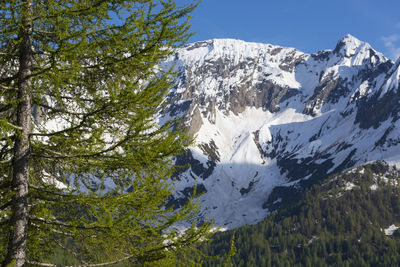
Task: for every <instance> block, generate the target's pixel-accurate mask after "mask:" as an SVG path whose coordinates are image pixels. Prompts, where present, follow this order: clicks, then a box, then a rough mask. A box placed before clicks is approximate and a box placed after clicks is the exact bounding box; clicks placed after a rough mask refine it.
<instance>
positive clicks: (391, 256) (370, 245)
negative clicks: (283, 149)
mask: <svg viewBox="0 0 400 267" xmlns="http://www.w3.org/2000/svg"><path fill="white" fill-rule="evenodd" d="M350 183H352V184H354V187H353V188H352V189H351V190H350V189H349V188H350V187H348V186H349V185H350ZM399 185H400V173H399V171H397V170H395V169H391V168H389V167H388V166H387V165H386V164H384V163H381V162H378V163H374V164H370V165H367V166H365V167H359V168H358V169H357V170H354V171H353V172H352V171H350V172H347V173H344V174H342V175H336V176H333V177H329V178H327V179H326V180H324V181H323V182H322V183H321V184H320V185H316V186H314V187H312V188H311V189H309V190H306V192H305V194H304V196H303V197H302V198H301V199H299V201H298V202H297V203H296V204H293V205H291V206H289V207H285V208H283V210H281V211H278V212H275V213H273V214H271V215H270V216H269V217H268V218H267V219H265V220H264V221H262V222H260V223H258V224H256V225H249V226H244V227H241V228H238V229H235V232H234V233H233V232H225V233H219V234H216V235H215V236H214V238H213V241H212V242H210V243H208V244H207V245H205V246H204V247H203V249H204V251H206V253H209V254H210V255H223V254H226V253H227V251H228V250H229V246H230V240H231V237H232V236H233V235H234V236H235V245H236V248H237V252H236V254H235V255H234V256H233V258H232V261H233V262H234V263H233V265H234V266H399V264H400V238H399V234H398V231H396V232H395V233H394V234H393V235H391V236H387V235H385V233H384V231H383V230H382V229H386V228H387V227H388V226H390V225H392V224H395V225H396V226H400V205H399V202H400V187H399ZM346 186H347V190H346ZM375 186H377V187H375ZM222 261H223V260H222V259H219V258H210V259H209V260H208V261H207V262H206V263H204V265H203V266H220V265H221V263H222Z"/></svg>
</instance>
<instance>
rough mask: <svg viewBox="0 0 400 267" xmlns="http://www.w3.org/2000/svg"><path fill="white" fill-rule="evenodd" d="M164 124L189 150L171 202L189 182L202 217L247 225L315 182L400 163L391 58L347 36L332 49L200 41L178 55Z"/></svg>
mask: <svg viewBox="0 0 400 267" xmlns="http://www.w3.org/2000/svg"><path fill="white" fill-rule="evenodd" d="M171 64H175V68H176V70H177V72H178V77H177V84H176V86H175V87H174V88H173V90H172V91H171V93H170V95H169V97H168V99H167V101H168V105H167V107H166V109H165V110H164V113H163V115H164V116H167V117H169V116H171V117H176V116H184V118H185V123H186V125H187V126H188V127H189V132H190V134H192V135H193V136H196V143H195V145H194V146H193V147H191V149H190V151H188V152H187V153H186V154H185V155H183V156H180V157H179V158H177V164H179V165H183V164H184V163H190V164H191V167H189V168H188V169H185V170H182V171H180V172H179V173H177V174H176V175H175V179H176V181H177V191H176V194H175V196H174V199H173V200H171V204H174V203H175V204H178V205H179V204H180V203H183V202H184V200H185V199H186V198H187V197H188V196H189V195H190V190H191V189H192V188H193V187H194V185H195V184H197V189H198V190H197V191H198V192H199V191H201V192H202V193H203V195H202V196H201V197H200V203H201V205H202V214H203V215H204V216H206V215H209V217H211V218H214V219H215V222H216V224H217V225H221V226H226V227H227V228H233V227H236V226H239V225H242V224H250V223H255V222H258V221H259V220H261V219H262V218H264V217H265V216H266V215H267V214H268V213H269V212H271V211H272V210H274V209H276V208H279V205H280V204H282V203H284V202H285V201H289V200H290V199H291V198H292V197H293V196H295V195H296V194H299V192H301V190H302V188H304V187H307V186H309V185H311V184H313V183H315V182H318V180H320V179H321V178H323V177H325V176H327V175H330V174H333V173H336V172H340V171H343V170H345V169H347V168H350V167H354V166H357V165H360V164H363V163H365V162H369V161H374V160H386V161H388V162H391V163H397V162H400V137H399V136H400V135H399V133H400V120H399V113H400V104H399V101H400V91H399V80H400V66H399V65H400V60H398V61H397V62H396V63H394V62H392V61H390V60H388V59H387V58H385V57H384V56H383V55H382V54H381V53H379V52H377V51H375V50H374V49H373V48H372V47H371V46H370V45H369V44H368V43H365V42H361V41H359V40H358V39H356V38H355V37H353V36H351V35H347V36H345V37H344V38H343V39H341V40H340V41H339V42H338V43H337V45H336V47H335V48H334V49H333V50H326V51H320V52H318V53H315V54H311V55H309V54H305V53H302V52H300V51H298V50H296V49H294V48H284V47H279V46H273V45H269V44H257V43H246V42H243V41H239V40H229V39H223V40H218V39H215V40H209V41H204V42H198V43H194V44H191V45H188V46H187V47H185V48H183V49H181V50H179V51H177V52H176V54H175V55H174V57H173V58H171V59H170V60H169V61H168V62H166V65H168V66H171Z"/></svg>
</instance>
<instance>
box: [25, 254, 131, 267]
mask: <svg viewBox="0 0 400 267" xmlns="http://www.w3.org/2000/svg"><path fill="white" fill-rule="evenodd" d="M133 257H134V255H129V256H126V257H123V258H121V259H118V260H115V261H109V262H103V263H95V264H85V265H56V264H52V263H44V262H37V261H29V260H27V261H26V263H28V264H32V265H38V266H46V267H97V266H106V265H112V264H117V263H119V262H123V261H126V260H129V259H132V258H133Z"/></svg>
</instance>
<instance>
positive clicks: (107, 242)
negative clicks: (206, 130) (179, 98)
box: [0, 0, 209, 266]
mask: <svg viewBox="0 0 400 267" xmlns="http://www.w3.org/2000/svg"><path fill="white" fill-rule="evenodd" d="M196 5H197V4H196V3H195V2H193V3H192V4H188V5H185V6H181V7H179V6H177V5H176V3H175V1H174V0H167V1H156V0H154V1H153V0H132V1H120V0H110V1H105V0H95V1H93V0H38V1H36V0H12V1H2V2H1V3H0V55H1V56H0V66H1V68H0V193H1V194H0V262H2V261H3V260H4V259H5V261H4V264H8V263H10V262H12V261H13V260H15V259H16V258H17V254H18V255H19V256H18V262H17V263H16V265H17V266H22V265H24V263H25V262H28V263H29V262H30V263H34V262H40V261H46V260H50V259H55V260H59V261H63V260H65V258H68V259H69V260H68V262H70V263H71V264H75V263H79V264H91V263H101V262H114V261H115V262H118V261H122V260H125V262H128V265H130V266H132V265H143V264H145V263H146V262H159V261H160V260H167V261H168V262H170V260H171V259H174V258H176V257H178V256H177V255H176V254H175V253H183V252H181V251H182V250H184V249H186V248H190V247H192V245H193V244H195V243H197V242H199V241H200V240H202V239H204V237H205V236H206V235H207V232H208V229H209V225H208V224H207V223H205V224H203V225H202V226H199V225H196V221H195V220H194V217H195V216H196V213H197V209H196V207H195V206H194V205H193V204H189V205H186V206H185V207H183V208H181V209H180V210H172V209H164V207H165V204H166V203H167V201H168V197H169V196H170V195H171V191H172V189H173V188H172V185H171V184H170V182H169V180H168V179H169V178H170V177H171V175H172V174H173V172H174V171H175V168H174V166H173V162H172V159H173V156H175V155H177V154H178V153H180V152H181V151H182V150H183V149H184V148H185V147H186V146H187V144H188V143H189V142H188V138H187V136H186V134H185V132H184V130H182V129H176V130H174V131H172V130H171V129H172V128H173V127H172V126H171V125H172V124H174V123H178V122H176V121H169V122H167V123H165V124H164V125H158V124H157V122H156V121H155V118H156V117H157V114H159V112H160V111H161V109H162V108H163V105H164V104H163V102H164V99H165V96H166V94H167V93H168V89H169V88H170V87H171V86H172V84H171V80H172V79H171V78H173V73H172V72H171V70H161V69H160V68H159V66H158V65H159V63H160V62H161V61H162V60H164V59H165V58H166V57H168V56H170V55H171V54H172V53H173V52H174V49H175V48H177V47H179V46H181V45H182V44H183V43H185V42H186V41H187V40H188V38H189V37H190V33H189V32H188V29H189V24H188V19H189V14H190V12H192V11H193V9H194V8H195V7H196ZM113 18H114V20H113ZM16 151H18V155H17V156H16ZM15 174H18V177H17V178H16V175H15ZM110 183H112V184H114V185H115V186H114V187H113V188H112V189H111V190H110V188H109V189H108V191H105V190H104V189H105V188H106V185H107V184H110ZM60 185H63V186H64V188H60ZM15 214H21V215H18V216H17V215H15ZM181 221H191V222H193V224H192V225H191V226H190V225H189V226H188V229H187V231H186V232H184V233H180V232H179V231H178V230H175V229H174V227H173V226H174V225H175V224H176V223H177V222H181ZM17 226H18V227H17ZM17 228H18V229H17ZM10 233H11V235H10ZM25 233H27V234H25ZM17 239H18V240H17ZM11 244H13V245H11ZM15 244H16V245H15ZM17 250H18V252H16V251H17ZM59 251H63V252H62V253H61V254H60V252H59ZM6 254H7V257H6ZM52 254H54V256H52ZM57 255H58V256H57ZM59 255H61V256H59ZM64 255H65V256H64ZM63 257H64V259H62V258H63ZM56 263H57V264H58V263H62V262H56ZM64 263H65V262H64ZM35 264H36V263H35ZM159 264H161V263H159Z"/></svg>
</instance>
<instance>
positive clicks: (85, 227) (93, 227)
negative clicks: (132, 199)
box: [29, 217, 110, 230]
mask: <svg viewBox="0 0 400 267" xmlns="http://www.w3.org/2000/svg"><path fill="white" fill-rule="evenodd" d="M29 219H30V220H33V221H38V222H42V223H45V224H50V225H57V226H63V227H68V228H77V229H83V230H93V229H108V228H110V227H109V226H98V225H97V226H82V225H71V224H67V223H63V222H60V221H50V220H46V219H43V218H36V217H29Z"/></svg>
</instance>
